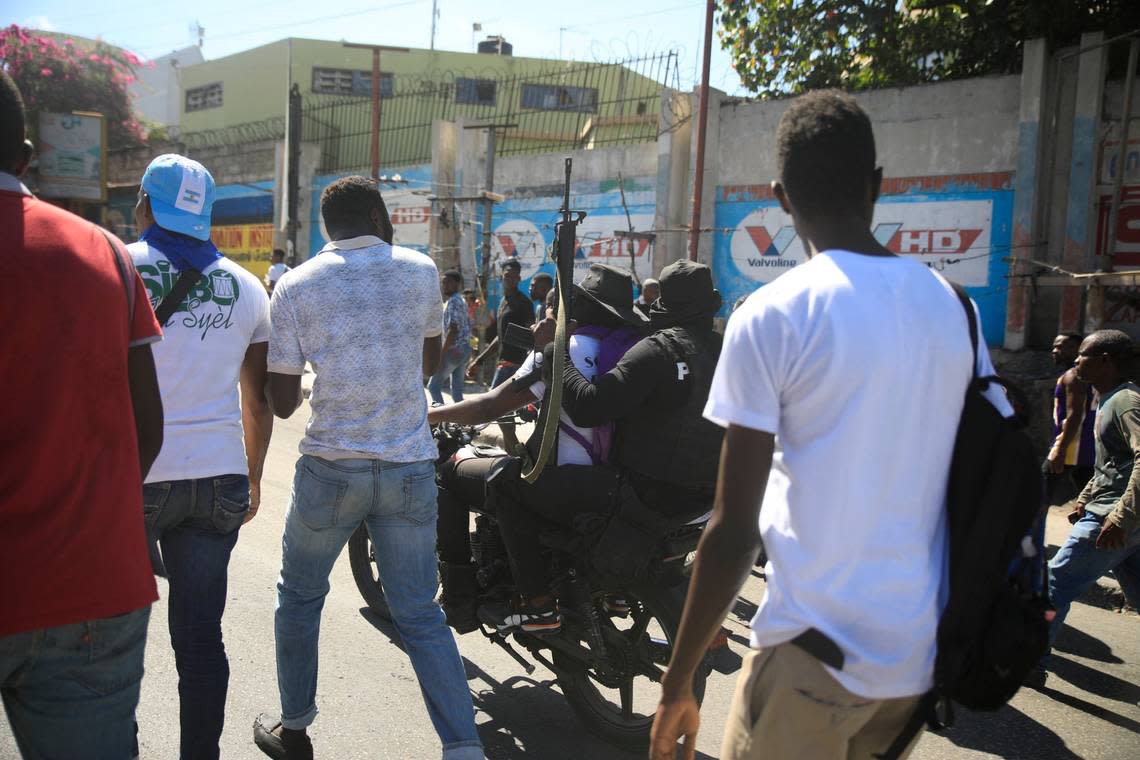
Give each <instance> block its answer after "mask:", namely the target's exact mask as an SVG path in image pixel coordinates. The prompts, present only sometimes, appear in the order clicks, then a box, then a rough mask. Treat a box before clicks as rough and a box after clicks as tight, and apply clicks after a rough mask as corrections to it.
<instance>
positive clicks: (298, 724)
mask: <svg viewBox="0 0 1140 760" xmlns="http://www.w3.org/2000/svg"><path fill="white" fill-rule="evenodd" d="M316 719H317V706H316V705H313V706H312V707H310V708H309V709H308V710H306V711H305V712H303V713H301V714H300V715H299V716H298V717H296V718H286V717H285V716H284V715H282V716H281V727H282V728H287V729H289V730H290V731H300V730H301V729H304V728H308V727H309V726H311V725H313V721H314V720H316Z"/></svg>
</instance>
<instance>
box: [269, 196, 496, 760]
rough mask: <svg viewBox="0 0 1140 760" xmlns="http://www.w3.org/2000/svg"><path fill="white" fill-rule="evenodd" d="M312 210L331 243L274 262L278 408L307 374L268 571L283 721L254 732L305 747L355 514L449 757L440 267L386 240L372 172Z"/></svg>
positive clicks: (455, 749)
mask: <svg viewBox="0 0 1140 760" xmlns="http://www.w3.org/2000/svg"><path fill="white" fill-rule="evenodd" d="M321 215H322V216H323V218H324V222H325V228H326V229H327V230H328V233H329V238H330V239H331V241H332V242H330V243H329V244H328V245H327V246H325V247H324V249H323V250H321V252H320V253H319V254H317V255H316V256H315V257H313V258H312V259H310V260H309V261H306V262H305V263H304V264H302V265H300V266H298V267H297V268H295V269H293V270H291V271H289V272H286V273H285V275H284V276H282V278H281V279H280V280H279V281H278V283H277V285H276V287H274V289H273V300H272V304H271V308H270V322H271V332H270V338H269V396H270V401H271V403H272V404H273V407H274V412H275V413H276V414H277V415H278V416H279V417H288V416H289V415H291V414H292V413H293V412H294V411H295V410H296V409H297V407H298V406H299V405H300V403H301V374H302V372H303V371H304V367H305V363H306V362H310V363H311V364H312V365H313V368H314V369H315V370H316V378H315V381H314V383H313V393H312V398H311V399H310V402H311V404H312V412H313V416H312V419H310V420H309V424H308V426H307V428H306V430H305V438H304V439H303V440H302V441H301V446H300V448H301V455H302V456H301V458H300V459H299V460H298V462H297V472H296V476H295V477H294V479H293V498H292V502H291V503H290V504H289V509H288V512H287V513H286V516H285V535H284V538H283V539H282V559H281V578H280V580H279V581H278V583H277V614H276V620H275V623H276V625H275V631H276V639H277V683H278V687H279V688H280V691H281V719H280V721H277V720H276V719H275V718H272V717H269V716H265V715H263V716H261V717H259V718H258V720H257V723H255V724H254V739H255V741H256V742H257V744H258V746H259V747H261V749H262V750H263V751H265V753H266V754H268V755H270V756H271V757H277V758H287V760H296V759H298V758H300V759H302V760H311V758H312V757H313V747H312V744H311V742H310V740H309V737H308V735H307V734H306V729H307V727H308V726H309V725H310V724H311V723H312V722H313V720H314V719H315V718H316V715H317V705H316V694H317V651H318V650H317V644H318V634H319V630H320V617H321V609H322V607H323V606H324V600H325V596H326V595H327V594H328V592H329V573H330V571H331V570H332V567H333V564H334V563H335V562H336V559H337V557H338V556H339V555H340V553H341V551H342V550H343V549H344V546H345V544H346V543H347V542H348V539H349V537H350V536H351V535H352V534H353V532H355V531H356V529H357V527H359V525H360V524H361V523H362V522H363V523H365V524H366V525H367V526H368V532H369V534H370V535H371V537H372V545H373V547H374V549H375V552H376V564H377V566H378V568H379V570H380V573H381V575H382V576H383V578H384V591H385V592H386V595H387V598H388V603H389V605H390V607H391V610H392V616H393V618H394V619H395V621H396V627H397V629H398V630H399V631H400V636H401V638H402V639H403V641H404V645H405V648H406V650H407V652H408V656H409V657H410V658H411V661H412V666H413V668H414V669H415V671H416V676H417V678H418V679H419V682H420V687H421V690H422V692H423V695H424V701H425V702H426V703H427V709H428V713H429V715H430V717H431V720H432V724H433V725H434V726H435V729H436V732H437V733H438V734H439V737H440V740H441V742H442V743H443V758H444V760H482V758H483V750H482V745H481V744H480V742H479V736H478V734H477V733H476V731H475V711H474V708H473V707H472V704H471V693H470V692H469V691H468V689H467V679H466V676H465V675H464V671H463V664H462V662H461V661H460V659H459V650H458V649H457V648H456V646H455V639H454V638H452V635H451V631H450V630H449V629H448V628H447V625H446V624H445V622H444V616H443V612H442V610H440V608H439V606H438V605H437V604H436V603H435V593H436V590H437V587H438V579H437V574H436V556H435V542H436V535H435V534H436V529H435V523H436V487H435V468H434V460H435V458H436V456H437V452H436V447H435V444H434V442H433V440H432V436H431V431H430V429H429V428H428V424H427V401H426V399H425V398H424V392H423V377H424V376H425V375H431V374H432V373H433V372H434V370H435V367H436V365H437V364H438V362H439V356H440V348H441V339H440V334H441V332H442V329H443V324H442V322H443V320H442V318H441V314H440V307H439V284H438V282H439V281H438V276H439V275H438V273H437V271H436V267H435V264H434V263H433V262H432V260H431V259H430V258H428V257H427V256H425V255H423V254H421V253H417V252H416V251H413V250H410V249H407V248H398V247H395V246H393V245H391V242H390V241H391V240H392V223H391V221H390V220H389V218H388V211H387V209H386V208H385V206H384V201H383V200H382V199H381V197H380V191H379V189H377V187H376V184H375V183H374V182H372V181H371V180H368V179H366V178H364V177H345V178H343V179H340V180H337V181H336V182H334V183H333V184H331V185H329V186H328V187H327V188H326V189H325V191H324V193H323V194H322V195H321ZM392 728H393V730H397V727H396V726H393V727H392Z"/></svg>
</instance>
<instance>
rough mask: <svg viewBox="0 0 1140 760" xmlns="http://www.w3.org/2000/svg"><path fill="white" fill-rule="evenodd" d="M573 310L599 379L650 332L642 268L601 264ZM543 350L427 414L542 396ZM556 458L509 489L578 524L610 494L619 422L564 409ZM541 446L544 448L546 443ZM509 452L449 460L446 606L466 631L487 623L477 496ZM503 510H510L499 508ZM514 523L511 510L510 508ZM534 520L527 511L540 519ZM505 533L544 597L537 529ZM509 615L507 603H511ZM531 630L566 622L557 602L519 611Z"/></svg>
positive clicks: (584, 361) (506, 408) (474, 411)
mask: <svg viewBox="0 0 1140 760" xmlns="http://www.w3.org/2000/svg"><path fill="white" fill-rule="evenodd" d="M573 299H574V307H573V310H572V311H573V313H574V315H575V317H576V322H577V327H576V329H575V331H574V334H573V335H571V336H570V341H569V353H570V360H571V362H572V363H573V364H574V366H576V367H578V368H579V369H580V371H581V372H583V373H584V374H585V375H586V377H588V378H590V379H591V380H592V379H593V378H594V377H595V376H596V375H597V374H598V373H599V372H606V371H608V370H609V369H610V368H611V367H613V366H614V365H615V364H617V361H618V360H619V359H620V358H621V357H622V356H623V355H625V352H626V351H627V350H628V349H629V348H630V346H632V345H633V344H635V343H636V342H637V341H638V340H640V339H641V335H642V332H643V331H644V329H645V322H644V320H643V319H642V318H641V317H640V315H638V314H637V313H636V312H635V311H634V308H633V278H632V277H630V275H629V273H628V272H625V271H623V270H621V269H618V268H617V267H612V266H608V265H606V264H592V265H591V266H590V271H589V272H588V273H587V274H586V277H585V278H584V279H583V280H582V283H581V284H580V285H575V286H574V296H573ZM542 366H543V355H542V354H541V353H537V352H536V353H532V354H531V355H530V356H529V357H528V358H527V359H526V360H525V361H524V362H523V364H522V366H521V367H520V368H519V371H518V372H516V373H515V375H514V377H513V378H512V379H511V380H510V381H509V382H507V383H504V384H502V385H500V386H498V387H497V388H494V389H492V390H491V391H490V392H489V393H486V394H484V395H482V396H480V397H478V398H476V399H470V400H468V401H464V402H462V403H458V404H453V405H451V406H443V407H438V408H435V409H432V410H431V411H430V412H429V413H428V421H429V422H431V423H433V424H436V423H440V422H458V423H461V424H465V425H475V424H480V423H484V422H490V421H491V420H494V419H497V418H498V417H501V416H502V415H504V414H509V413H510V412H513V411H515V410H516V409H519V408H520V407H523V406H525V405H527V404H530V403H533V402H535V401H537V400H539V399H541V398H543V396H544V394H545V390H546V387H545V384H544V383H543V382H542V379H541V376H542ZM558 427H559V433H558V444H557V445H558V454H557V463H558V466H557V467H547V468H546V469H544V470H543V473H542V476H541V477H539V479H538V480H537V481H536V482H535V483H533V484H528V483H525V482H523V481H521V479H519V478H518V477H517V473H516V477H513V478H512V479H511V480H512V482H511V483H510V485H509V489H510V491H511V493H512V495H513V496H514V497H515V500H516V501H518V502H519V506H518V509H519V510H526V511H528V512H533V513H534V514H535V515H537V516H539V517H540V519H541V520H543V521H547V520H549V521H554V522H556V523H558V524H563V525H566V524H569V522H570V521H571V520H572V519H573V517H574V515H575V514H578V513H579V512H581V511H582V510H583V509H590V510H596V509H597V505H598V504H599V503H607V502H608V501H610V500H611V498H612V494H613V491H614V488H615V485H616V478H615V476H614V472H613V470H611V469H606V470H599V469H597V468H595V467H594V465H597V464H602V463H603V462H606V461H607V459H608V456H609V445H610V444H609V436H610V435H612V432H613V431H612V426H605V425H602V426H599V427H597V428H593V427H584V426H579V425H575V424H573V423H572V422H571V420H570V418H569V417H568V416H566V414H565V412H563V413H562V415H561V419H560V420H559V423H558ZM532 448H537V445H535V446H533V447H532ZM500 459H502V457H500V458H479V457H466V458H457V459H455V460H453V461H452V462H451V463H449V464H447V465H445V467H444V469H443V470H442V480H443V488H442V489H441V490H440V494H439V558H440V568H441V572H440V575H441V576H442V578H443V610H444V612H446V613H447V619H448V624H449V625H451V626H453V627H455V628H456V629H457V630H458V631H460V632H461V633H466V632H467V631H471V630H474V629H475V628H476V627H477V626H478V620H477V618H476V617H475V591H476V582H475V566H474V565H473V564H472V563H471V544H470V536H469V533H468V510H467V505H469V504H480V505H485V504H486V501H487V494H486V488H487V485H486V481H487V475H488V473H490V472H491V471H492V470H493V469H494V468H496V467H499V466H501V462H500ZM500 517H502V515H500ZM507 519H508V523H509V521H510V518H509V517H508V518H507ZM531 524H532V521H527V525H528V526H529V525H531ZM503 538H504V540H505V543H506V546H507V551H508V553H509V554H510V556H511V560H512V563H513V567H514V572H515V576H516V577H515V582H516V583H517V585H518V587H519V589H520V591H521V592H522V593H523V595H524V596H526V597H527V598H529V599H535V598H538V599H540V600H541V599H542V597H543V595H544V594H546V592H547V587H548V583H549V577H548V572H547V570H546V565H545V562H544V558H543V556H542V550H541V547H537V546H534V547H532V546H530V542H532V541H536V540H537V539H536V537H535V536H533V535H531V533H530V532H529V531H525V530H508V529H504V531H503ZM504 616H505V613H504ZM517 623H518V625H519V627H521V628H522V629H523V630H524V631H530V632H535V631H544V632H547V633H549V632H551V631H554V630H557V629H558V627H559V626H560V625H561V622H560V618H559V616H558V613H557V611H556V610H555V609H554V607H553V604H551V605H550V606H549V609H538V610H535V611H534V614H532V615H529V616H527V617H526V619H521V618H520V619H519V620H518V621H517Z"/></svg>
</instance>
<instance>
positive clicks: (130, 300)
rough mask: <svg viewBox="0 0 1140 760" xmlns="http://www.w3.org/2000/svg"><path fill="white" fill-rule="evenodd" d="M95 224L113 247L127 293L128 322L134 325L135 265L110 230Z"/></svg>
mask: <svg viewBox="0 0 1140 760" xmlns="http://www.w3.org/2000/svg"><path fill="white" fill-rule="evenodd" d="M94 226H95V229H97V230H99V231H100V232H102V233H103V238H104V239H105V240H106V241H107V246H108V247H109V248H110V249H111V257H112V258H113V259H114V260H115V267H116V268H117V269H118V270H119V279H120V280H122V281H123V290H124V291H125V292H126V294H127V324H128V325H132V324H134V322H135V282H134V278H133V277H131V274H132V273H133V272H134V268H135V265H134V263H133V262H132V261H131V260H130V259H129V258H128V257H127V254H126V253H124V252H123V251H122V250H121V249H120V248H119V246H117V245H115V240H114V238H112V237H111V233H110V232H107V230H105V229H103V228H102V227H100V226H99V225H97V224H96V225H94Z"/></svg>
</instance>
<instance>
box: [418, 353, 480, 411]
mask: <svg viewBox="0 0 1140 760" xmlns="http://www.w3.org/2000/svg"><path fill="white" fill-rule="evenodd" d="M470 357H471V344H470V343H468V342H467V341H463V342H462V343H460V344H459V345H458V346H452V348H451V350H449V351H448V352H447V353H446V354H444V355H443V356H442V357H441V358H440V360H439V369H438V370H437V371H436V373H435V374H434V375H432V376H431V379H430V380H428V384H427V388H428V393H430V394H431V400H432V403H435V404H442V403H443V381H444V380H446V379H447V378H449V377H450V378H451V398H452V399H453V400H455V401H457V402H458V401H462V400H463V378H464V376H465V375H466V374H467V360H468V359H469V358H470Z"/></svg>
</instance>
